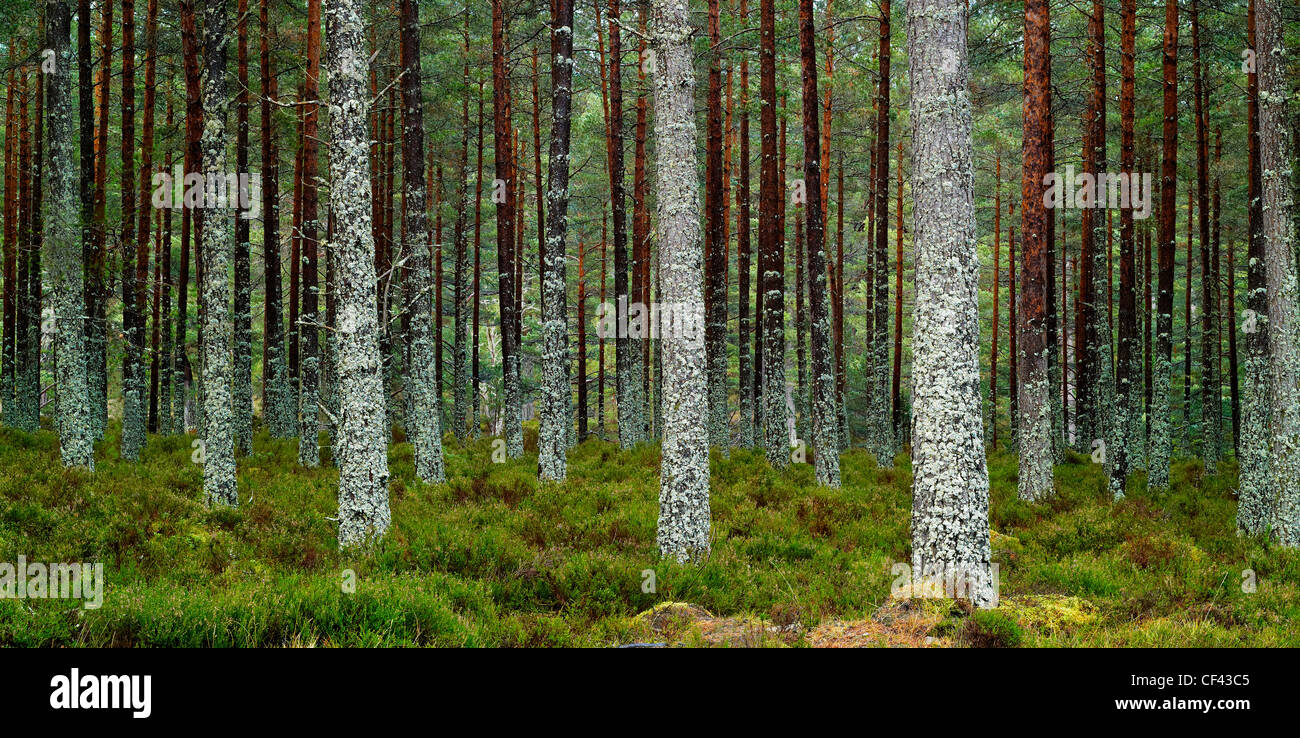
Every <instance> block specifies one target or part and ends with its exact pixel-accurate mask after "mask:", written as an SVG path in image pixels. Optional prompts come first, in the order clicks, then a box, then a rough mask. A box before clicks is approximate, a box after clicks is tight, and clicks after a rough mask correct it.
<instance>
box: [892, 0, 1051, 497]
mask: <svg viewBox="0 0 1300 738" xmlns="http://www.w3.org/2000/svg"><path fill="white" fill-rule="evenodd" d="M1048 12H1049V11H1048V3H1047V2H1046V0H1026V2H1025V91H1024V97H1025V102H1024V129H1025V131H1024V144H1023V146H1024V154H1023V159H1024V163H1023V165H1022V168H1023V173H1022V175H1021V195H1020V197H1021V210H1020V230H1021V233H1022V234H1023V240H1024V243H1023V246H1022V249H1021V253H1022V255H1023V258H1024V268H1023V269H1022V271H1021V272H1020V279H1021V282H1022V289H1021V292H1020V301H1021V304H1020V320H1021V324H1020V326H1019V332H1020V349H1021V356H1020V362H1019V372H1020V377H1019V392H1020V401H1019V409H1018V411H1019V417H1018V419H1017V422H1018V424H1019V425H1018V430H1017V441H1018V443H1019V450H1020V478H1019V482H1018V486H1019V494H1020V497H1021V499H1024V500H1030V501H1036V500H1040V499H1043V498H1044V497H1047V496H1049V495H1051V494H1052V458H1053V457H1052V447H1053V444H1052V419H1051V413H1052V395H1053V394H1054V393H1053V392H1052V387H1051V384H1050V383H1049V382H1048V372H1047V356H1048V354H1049V353H1053V351H1054V347H1053V346H1051V345H1050V344H1048V343H1047V340H1046V339H1047V335H1046V328H1047V326H1046V321H1047V280H1048V269H1047V259H1046V250H1047V239H1048V234H1047V212H1046V208H1045V206H1044V202H1043V194H1044V189H1043V187H1044V185H1043V178H1044V176H1045V175H1046V174H1047V172H1048V151H1047V150H1048V146H1049V139H1048V111H1047V108H1048V106H1049V105H1050V100H1051V92H1050V88H1051V69H1050V64H1049V60H1048V56H1047V47H1048V40H1049V38H1050V33H1051V30H1050V29H1051V23H1050V19H1049V16H1048ZM913 95H915V92H913ZM918 303H919V300H918ZM916 331H917V335H923V334H922V333H921V329H920V326H918V327H917V329H916ZM916 386H917V387H921V386H924V385H923V384H922V383H921V382H920V381H919V380H918V381H916ZM914 463H915V462H914Z"/></svg>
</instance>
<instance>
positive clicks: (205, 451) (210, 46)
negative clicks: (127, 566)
mask: <svg viewBox="0 0 1300 738" xmlns="http://www.w3.org/2000/svg"><path fill="white" fill-rule="evenodd" d="M226 22H227V17H226V7H225V5H224V4H223V3H221V2H214V1H213V0H207V1H206V2H205V3H204V5H203V67H204V74H203V119H204V127H203V140H202V146H203V173H204V175H205V176H206V177H221V176H223V175H224V172H225V170H226V156H225V154H226V145H227V135H226V109H227V108H228V107H229V98H228V96H227V94H226V40H227V39H226ZM208 231H209V232H208V233H207V238H206V239H205V240H206V244H205V246H206V252H205V255H204V263H203V278H202V279H201V280H200V284H201V285H202V287H203V402H204V404H205V405H206V408H205V409H204V417H205V424H204V428H203V446H202V454H201V456H200V458H202V459H203V491H204V493H205V496H206V498H207V502H208V504H209V505H230V506H236V505H238V504H239V496H238V490H237V488H236V486H235V448H234V428H233V427H232V419H231V407H232V404H231V390H232V386H231V385H232V381H231V379H232V377H231V374H232V369H233V367H232V366H231V356H232V345H231V341H232V336H231V333H232V321H231V316H230V283H229V282H228V281H227V280H228V277H227V270H228V269H229V268H230V257H231V252H232V250H233V247H234V243H233V241H232V238H233V235H234V234H233V233H232V232H231V229H230V218H229V217H228V216H227V215H225V214H223V213H218V214H216V215H215V217H213V218H212V221H211V227H210V228H209V229H208Z"/></svg>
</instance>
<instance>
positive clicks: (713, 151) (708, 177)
mask: <svg viewBox="0 0 1300 738" xmlns="http://www.w3.org/2000/svg"><path fill="white" fill-rule="evenodd" d="M708 16H709V17H708V32H709V53H708V57H709V89H708V95H707V100H708V108H707V111H706V114H705V115H706V132H705V147H704V148H705V165H704V177H705V197H704V202H705V211H706V213H705V222H706V226H707V230H706V231H705V247H704V258H705V260H706V263H705V267H704V274H705V284H704V289H705V300H704V306H705V311H706V313H707V314H706V315H705V318H704V320H705V329H704V341H705V346H706V347H707V351H708V355H709V359H708V361H709V370H708V381H709V445H710V446H716V447H718V448H719V449H722V450H723V451H725V450H726V449H727V447H728V445H729V444H730V440H731V439H730V433H729V428H728V423H727V293H726V284H727V281H726V277H727V242H726V235H725V234H726V221H725V216H724V215H723V213H724V211H725V208H726V200H725V196H724V195H723V185H722V180H723V171H722V170H723V163H722V48H721V46H722V33H721V22H720V17H719V16H720V8H719V3H718V0H709V2H708ZM804 335H805V334H804V333H799V336H800V340H802V338H803V336H804ZM804 387H806V385H805V384H803V383H802V382H801V383H800V389H803V388H804ZM800 395H801V396H802V393H800Z"/></svg>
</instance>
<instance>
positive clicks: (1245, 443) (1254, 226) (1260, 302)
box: [1237, 0, 1273, 534]
mask: <svg viewBox="0 0 1300 738" xmlns="http://www.w3.org/2000/svg"><path fill="white" fill-rule="evenodd" d="M1255 2H1256V0H1251V2H1250V4H1249V10H1248V11H1247V15H1246V37H1247V41H1246V45H1247V46H1248V47H1249V48H1250V49H1251V50H1257V49H1259V48H1260V47H1259V46H1258V45H1257V43H1256V34H1255V20H1256V16H1255ZM1256 58H1258V51H1256ZM1258 69H1259V67H1258V65H1256V67H1255V70H1254V71H1252V72H1250V74H1249V75H1248V77H1247V83H1246V131H1247V146H1246V149H1247V154H1246V159H1247V176H1246V208H1247V210H1246V213H1247V221H1248V224H1247V230H1246V232H1247V237H1246V239H1247V240H1246V244H1247V245H1246V249H1247V251H1246V257H1247V258H1246V264H1247V266H1246V287H1247V290H1246V309H1247V310H1249V311H1250V312H1249V313H1247V314H1246V318H1247V319H1246V320H1245V321H1243V325H1242V330H1243V331H1244V332H1245V334H1246V357H1245V360H1244V361H1243V362H1242V370H1243V374H1244V375H1245V376H1244V377H1243V380H1244V387H1243V392H1242V398H1241V443H1240V445H1239V447H1238V454H1239V456H1238V462H1239V468H1240V470H1241V476H1240V485H1239V490H1238V502H1237V528H1238V529H1239V530H1241V531H1243V532H1245V533H1248V534H1256V533H1263V532H1264V531H1265V530H1266V529H1267V528H1268V525H1269V523H1271V522H1272V521H1271V518H1272V512H1273V504H1272V501H1271V499H1270V497H1269V494H1268V490H1269V481H1268V479H1269V455H1268V454H1269V438H1268V427H1269V415H1270V409H1269V404H1268V277H1267V275H1266V273H1265V270H1264V239H1263V238H1261V237H1260V230H1261V227H1262V225H1263V224H1262V222H1261V221H1262V220H1263V217H1264V215H1263V208H1262V203H1261V201H1260V188H1261V186H1262V184H1261V183H1262V180H1263V177H1262V175H1261V173H1260V171H1259V166H1260V160H1259V136H1258V131H1259V78H1258Z"/></svg>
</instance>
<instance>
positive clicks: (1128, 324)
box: [1094, 0, 1142, 496]
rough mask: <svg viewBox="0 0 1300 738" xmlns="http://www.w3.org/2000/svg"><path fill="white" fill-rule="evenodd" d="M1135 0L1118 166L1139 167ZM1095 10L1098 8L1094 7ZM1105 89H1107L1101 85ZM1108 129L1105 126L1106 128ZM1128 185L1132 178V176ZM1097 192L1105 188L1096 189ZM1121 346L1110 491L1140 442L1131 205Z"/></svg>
mask: <svg viewBox="0 0 1300 738" xmlns="http://www.w3.org/2000/svg"><path fill="white" fill-rule="evenodd" d="M1136 6H1137V4H1136V0H1122V2H1121V3H1120V98H1119V117H1120V165H1119V168H1120V172H1121V173H1122V174H1125V175H1131V174H1133V173H1134V172H1135V164H1136V162H1135V161H1134V155H1133V124H1134V110H1133V108H1134V98H1135V92H1134V85H1135V82H1136V78H1135V74H1134V51H1135V48H1134V47H1135V39H1136V27H1137V21H1136V18H1137V11H1136ZM1094 7H1095V6H1094ZM1094 12H1098V11H1096V10H1094ZM1102 92H1103V95H1104V93H1105V90H1104V89H1103V90H1102ZM1103 130H1104V129H1103ZM1130 186H1132V185H1131V180H1130ZM1098 194H1099V195H1100V194H1101V193H1098ZM1119 228H1120V235H1119V350H1118V352H1117V354H1118V355H1117V357H1116V361H1115V366H1116V372H1115V415H1114V426H1113V427H1114V432H1113V433H1111V435H1110V436H1109V438H1111V439H1112V444H1113V445H1112V446H1111V453H1110V456H1111V457H1112V466H1111V482H1110V487H1111V492H1112V493H1113V494H1115V495H1117V496H1119V495H1123V494H1124V488H1125V484H1126V482H1127V480H1128V472H1129V469H1130V467H1131V466H1132V465H1133V464H1132V461H1133V458H1132V457H1134V456H1136V455H1137V450H1138V449H1140V448H1141V436H1140V434H1139V432H1138V423H1139V422H1140V421H1141V417H1142V416H1141V413H1140V412H1139V411H1138V410H1137V408H1138V402H1137V401H1138V398H1139V393H1138V390H1137V377H1138V375H1137V372H1138V363H1137V356H1138V350H1139V348H1140V347H1139V344H1138V321H1137V312H1136V308H1137V273H1136V271H1135V268H1134V243H1133V211H1132V210H1131V209H1129V208H1124V209H1122V210H1121V211H1120V214H1119Z"/></svg>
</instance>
